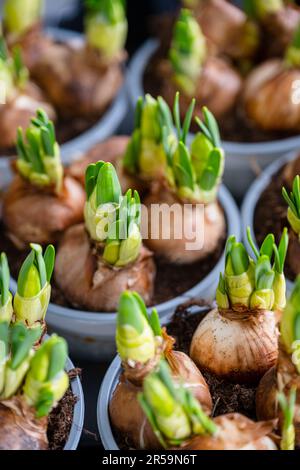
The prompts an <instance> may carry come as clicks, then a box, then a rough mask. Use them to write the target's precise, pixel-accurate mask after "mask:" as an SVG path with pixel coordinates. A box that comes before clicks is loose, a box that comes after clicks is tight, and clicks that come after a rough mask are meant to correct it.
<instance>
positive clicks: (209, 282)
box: [11, 186, 241, 361]
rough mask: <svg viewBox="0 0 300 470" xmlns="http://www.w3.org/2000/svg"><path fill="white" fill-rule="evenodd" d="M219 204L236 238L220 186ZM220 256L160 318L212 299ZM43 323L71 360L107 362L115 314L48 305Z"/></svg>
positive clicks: (162, 308)
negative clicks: (200, 299) (192, 300)
mask: <svg viewBox="0 0 300 470" xmlns="http://www.w3.org/2000/svg"><path fill="white" fill-rule="evenodd" d="M219 201H220V203H221V205H222V207H223V208H224V211H225V215H226V220H227V228H228V234H234V235H235V236H236V237H237V238H238V239H240V236H241V231H240V214H239V210H238V208H237V206H236V203H235V202H234V199H233V198H232V196H231V194H230V193H229V191H228V190H227V189H226V188H225V187H224V186H221V188H220V192H219ZM223 262H224V255H223V256H222V257H221V258H220V260H219V261H218V263H217V264H216V266H215V267H214V268H213V270H212V271H211V272H210V273H209V274H208V275H207V276H206V277H205V278H204V279H203V280H202V281H201V282H199V283H198V284H197V285H195V286H194V287H193V288H192V289H190V290H189V291H188V292H186V293H184V294H182V295H181V296H179V297H176V298H174V299H172V300H169V301H167V302H164V303H162V304H159V305H157V306H156V308H157V310H158V313H159V315H160V317H161V318H164V319H165V318H166V317H167V316H168V315H169V314H170V313H173V312H174V310H175V309H176V307H177V305H179V304H181V303H183V302H185V301H186V300H187V299H189V298H194V297H204V298H207V299H208V298H210V297H211V298H212V297H213V296H214V294H215V289H216V286H217V283H218V280H219V273H220V271H221V270H222V269H223ZM11 289H12V292H14V293H15V292H16V289H17V285H16V282H15V281H14V280H12V281H11ZM47 324H48V329H49V330H50V331H54V332H56V333H58V334H59V335H61V336H63V337H64V338H65V339H66V340H67V342H68V344H69V348H70V351H71V355H72V357H73V356H74V357H80V358H83V359H88V360H94V361H105V360H111V359H112V357H113V356H114V354H115V328H116V314H115V313H101V312H99V313H96V312H87V311H80V310H74V309H71V308H65V307H61V306H59V305H55V304H52V303H51V304H50V305H49V308H48V313H47Z"/></svg>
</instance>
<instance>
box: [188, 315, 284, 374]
mask: <svg viewBox="0 0 300 470" xmlns="http://www.w3.org/2000/svg"><path fill="white" fill-rule="evenodd" d="M277 337H278V331H277V326H276V318H275V315H274V313H273V312H272V311H267V310H257V311H241V312H236V311H232V310H228V311H219V310H218V309H217V308H215V309H214V310H212V311H211V312H210V313H209V314H208V315H207V316H206V317H205V318H204V319H203V321H202V322H201V323H200V324H199V326H198V328H197V330H196V332H195V333H194V336H193V339H192V343H191V348H190V356H191V358H192V359H193V360H194V362H195V363H196V364H197V366H198V367H199V368H200V370H207V371H209V372H211V373H213V374H215V375H217V376H218V377H223V378H224V379H227V380H229V381H232V382H237V383H248V382H250V383H251V382H252V383H253V382H254V383H255V382H258V380H259V379H260V378H261V377H262V376H263V375H264V374H265V372H267V371H268V370H269V369H270V368H271V367H272V366H273V365H274V364H275V363H276V360H277V355H278V347H277Z"/></svg>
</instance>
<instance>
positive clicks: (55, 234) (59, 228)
mask: <svg viewBox="0 0 300 470" xmlns="http://www.w3.org/2000/svg"><path fill="white" fill-rule="evenodd" d="M84 203H85V192H84V190H83V188H82V187H81V185H80V184H79V183H78V182H77V181H76V180H75V179H73V178H70V177H69V176H66V177H65V178H64V186H63V190H62V193H61V194H60V195H59V196H58V195H56V194H54V193H53V192H52V193H51V190H50V191H49V192H47V189H45V190H41V189H38V188H36V187H34V186H33V185H31V184H30V183H28V182H27V181H25V180H24V179H23V178H21V176H19V175H16V176H15V178H14V180H13V182H12V183H11V185H10V186H9V188H8V190H7V192H6V193H5V195H4V199H3V221H4V224H5V227H6V230H7V232H8V235H9V236H10V238H11V239H12V240H13V242H14V243H15V245H16V246H17V247H18V248H20V249H23V248H24V247H26V246H27V245H28V243H32V242H34V243H40V244H46V243H53V242H56V241H57V240H58V239H59V238H60V236H61V234H62V232H64V231H65V230H66V229H67V228H68V227H70V226H71V225H74V224H76V223H79V222H81V221H82V219H83V207H84Z"/></svg>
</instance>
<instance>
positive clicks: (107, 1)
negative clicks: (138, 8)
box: [85, 0, 128, 60]
mask: <svg viewBox="0 0 300 470" xmlns="http://www.w3.org/2000/svg"><path fill="white" fill-rule="evenodd" d="M85 6H86V11H87V14H86V17H85V31H86V37H87V42H88V44H89V46H91V47H92V48H94V49H96V50H98V51H99V52H100V53H101V55H102V56H103V57H104V58H105V59H106V60H113V59H114V58H115V57H118V55H119V54H120V53H121V52H122V50H123V48H124V46H125V42H126V37H127V29H128V25H127V19H126V11H125V1H124V0H101V1H99V0H85Z"/></svg>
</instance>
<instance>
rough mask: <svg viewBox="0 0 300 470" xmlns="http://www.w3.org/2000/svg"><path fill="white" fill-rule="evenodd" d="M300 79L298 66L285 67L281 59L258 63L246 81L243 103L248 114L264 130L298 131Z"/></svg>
mask: <svg viewBox="0 0 300 470" xmlns="http://www.w3.org/2000/svg"><path fill="white" fill-rule="evenodd" d="M299 83H300V71H299V69H297V68H290V69H289V68H286V67H285V66H284V64H283V62H282V61H280V60H277V59H273V60H269V61H267V62H264V63H263V64H261V65H259V66H258V67H256V68H255V69H254V70H253V72H251V73H250V74H249V76H248V77H247V79H246V82H245V87H244V91H243V95H242V103H243V107H244V111H245V114H246V117H247V118H248V119H249V121H250V122H252V123H253V124H255V125H256V126H258V127H259V128H260V129H262V130H264V131H287V132H298V131H299V129H300V99H299V96H300V93H299V89H300V88H299ZM266 109H268V112H267V113H266V112H265V110H266Z"/></svg>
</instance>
